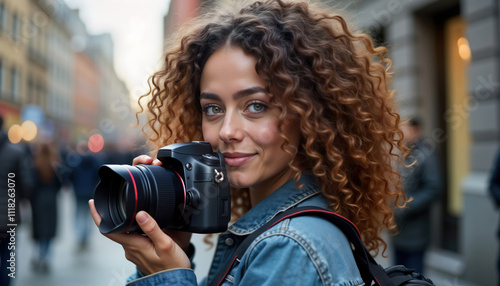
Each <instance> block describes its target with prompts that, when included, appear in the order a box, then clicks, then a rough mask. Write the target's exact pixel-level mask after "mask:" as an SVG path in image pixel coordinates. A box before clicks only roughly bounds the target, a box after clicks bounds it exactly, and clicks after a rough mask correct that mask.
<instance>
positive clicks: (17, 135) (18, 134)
mask: <svg viewBox="0 0 500 286" xmlns="http://www.w3.org/2000/svg"><path fill="white" fill-rule="evenodd" d="M7 135H8V137H9V140H10V142H12V143H14V144H17V143H19V142H21V139H23V129H22V127H21V126H20V125H18V124H14V125H12V126H11V127H10V128H9V132H8V134H7Z"/></svg>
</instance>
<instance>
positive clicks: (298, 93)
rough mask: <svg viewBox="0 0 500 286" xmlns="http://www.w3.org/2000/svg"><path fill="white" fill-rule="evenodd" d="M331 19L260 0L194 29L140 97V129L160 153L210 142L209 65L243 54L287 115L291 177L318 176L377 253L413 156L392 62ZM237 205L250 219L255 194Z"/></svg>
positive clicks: (196, 23)
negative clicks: (220, 55)
mask: <svg viewBox="0 0 500 286" xmlns="http://www.w3.org/2000/svg"><path fill="white" fill-rule="evenodd" d="M237 2H239V1H237ZM324 11H325V10H324V9H323V8H321V9H318V8H316V6H314V5H311V4H310V3H307V2H305V1H299V2H297V1H285V0H268V1H255V2H254V3H252V4H249V5H245V6H244V7H243V8H240V9H236V10H234V9H233V10H224V9H221V8H220V7H219V8H217V9H214V10H213V11H212V12H210V13H207V14H205V15H204V16H202V17H199V18H197V19H195V20H193V21H192V22H189V23H188V25H186V26H185V27H184V28H183V29H181V30H180V31H179V36H178V38H177V39H176V40H175V41H174V42H173V43H174V45H173V46H172V47H171V48H169V49H168V50H167V51H166V53H165V61H164V64H163V67H162V68H161V70H160V71H158V72H156V73H155V74H154V75H152V76H151V78H150V81H149V82H150V91H149V93H148V94H146V95H144V96H142V97H141V99H144V98H146V99H148V102H147V108H144V107H143V106H142V105H141V112H143V111H144V110H145V109H146V110H147V114H148V115H149V120H148V122H147V124H146V125H145V126H144V128H143V131H144V132H145V133H146V134H147V136H148V138H149V139H150V141H151V142H153V143H154V144H155V147H161V146H164V145H168V144H172V143H176V142H186V141H191V140H203V135H202V132H201V122H202V113H201V109H200V103H199V95H200V77H201V73H202V70H203V67H204V65H205V63H206V61H207V59H208V58H209V57H210V56H211V55H212V53H213V52H214V51H216V50H217V49H219V48H221V47H222V46H224V45H231V46H237V47H240V48H241V49H243V51H245V52H246V53H248V54H250V55H252V56H254V57H255V59H256V61H257V63H256V66H255V69H256V72H257V73H258V75H259V76H260V77H261V78H262V79H263V80H264V82H266V90H267V91H268V92H269V94H270V95H271V102H272V104H273V105H274V106H275V107H277V108H279V110H280V112H281V114H280V118H279V119H280V120H279V123H278V130H279V132H280V133H281V136H282V137H283V139H284V143H283V145H282V148H283V149H284V150H286V151H287V152H289V153H290V154H291V155H294V156H293V160H292V161H291V162H290V167H291V168H292V170H293V171H294V172H295V177H294V178H295V179H296V180H297V181H298V178H299V177H300V175H301V174H302V173H303V172H305V171H312V173H313V174H314V176H315V177H316V179H317V181H318V182H319V183H320V186H321V190H322V193H323V194H324V195H325V196H326V197H327V198H328V199H329V200H330V207H331V209H332V210H334V211H335V212H337V213H339V214H341V215H343V216H345V217H347V218H349V219H350V220H351V221H353V222H354V223H355V224H356V225H357V227H358V228H359V230H360V231H361V233H362V236H363V240H364V243H365V245H366V246H367V248H368V249H370V250H374V251H375V253H376V254H377V253H378V248H379V247H380V246H381V245H383V246H384V249H385V247H386V246H387V244H386V243H385V242H384V241H383V239H382V238H381V237H380V232H381V230H382V229H383V228H384V227H387V228H389V229H394V227H395V226H394V221H393V211H392V206H391V203H390V202H393V201H395V202H396V203H397V202H399V201H401V199H403V198H404V196H403V195H402V192H401V187H400V176H399V174H398V173H397V172H396V171H395V170H394V166H393V165H394V161H395V160H399V159H400V156H399V155H398V154H401V152H402V153H405V152H406V149H405V147H404V146H403V145H402V142H401V138H402V132H401V131H400V129H399V124H400V117H399V115H398V113H397V112H396V107H395V104H394V102H393V98H394V92H393V91H390V90H389V87H388V80H389V78H390V75H389V73H388V69H389V67H390V65H391V61H390V60H389V59H388V58H386V56H385V54H386V53H387V49H386V48H384V47H374V45H373V43H372V40H371V38H370V37H369V36H368V35H366V34H363V33H355V32H353V31H351V30H350V29H349V27H348V25H347V23H346V21H345V20H344V18H343V17H342V16H340V15H338V14H333V13H326V12H324ZM141 99H140V100H139V102H141ZM290 114H293V115H298V116H299V117H300V131H301V134H302V140H301V143H300V146H299V149H298V151H296V150H295V149H294V148H292V146H290V144H289V140H288V138H287V135H286V134H284V133H283V132H282V124H283V122H284V120H285V118H286V117H287V115H290ZM400 151H401V152H400ZM232 203H233V207H232V208H233V214H234V215H235V217H239V216H241V215H242V214H244V213H245V212H246V211H247V210H248V209H249V208H250V203H249V199H248V191H242V190H238V192H235V191H233V192H232Z"/></svg>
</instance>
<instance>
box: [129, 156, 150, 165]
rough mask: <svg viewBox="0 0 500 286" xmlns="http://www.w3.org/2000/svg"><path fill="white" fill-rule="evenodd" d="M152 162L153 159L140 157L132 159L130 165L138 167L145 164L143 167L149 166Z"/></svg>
mask: <svg viewBox="0 0 500 286" xmlns="http://www.w3.org/2000/svg"><path fill="white" fill-rule="evenodd" d="M152 162H153V158H151V157H149V156H148V155H140V156H137V157H135V158H134V160H133V161H132V165H139V164H145V165H151V163H152Z"/></svg>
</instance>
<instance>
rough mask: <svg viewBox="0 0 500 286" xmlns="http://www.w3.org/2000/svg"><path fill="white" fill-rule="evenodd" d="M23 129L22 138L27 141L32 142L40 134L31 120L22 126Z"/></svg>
mask: <svg viewBox="0 0 500 286" xmlns="http://www.w3.org/2000/svg"><path fill="white" fill-rule="evenodd" d="M21 129H22V137H23V139H24V140H26V141H31V140H33V139H35V137H36V135H37V133H38V128H37V127H36V124H35V123H34V122H33V121H30V120H27V121H24V122H23V124H22V125H21Z"/></svg>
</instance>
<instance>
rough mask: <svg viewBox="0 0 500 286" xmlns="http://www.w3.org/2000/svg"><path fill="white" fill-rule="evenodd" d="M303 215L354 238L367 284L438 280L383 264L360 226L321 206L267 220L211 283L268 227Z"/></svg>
mask: <svg viewBox="0 0 500 286" xmlns="http://www.w3.org/2000/svg"><path fill="white" fill-rule="evenodd" d="M301 215H314V216H319V217H322V218H325V219H327V220H329V221H330V222H332V223H333V224H335V225H336V226H337V227H338V228H339V229H340V230H341V231H342V232H343V233H344V235H345V236H346V237H347V239H348V240H349V241H350V242H351V246H352V249H353V254H354V259H355V260H356V264H357V266H358V269H359V272H360V273H361V278H362V279H363V281H364V282H365V285H368V286H369V285H380V286H398V285H402V286H433V285H434V283H433V282H432V281H431V280H430V279H428V278H426V277H424V276H423V275H421V274H419V273H416V272H415V271H414V270H413V269H410V268H406V267H404V266H402V265H396V266H391V267H388V268H386V269H384V268H382V266H380V265H379V264H378V263H377V262H376V261H375V259H373V257H372V256H371V254H370V252H368V250H367V249H366V248H365V246H364V245H363V243H362V242H361V235H360V233H359V230H358V229H357V228H356V226H355V225H354V224H353V223H352V222H351V221H349V220H348V219H346V218H345V217H343V216H340V215H338V214H336V213H333V212H331V211H329V210H326V209H323V208H318V207H297V208H292V209H289V210H287V211H285V212H283V213H281V214H279V215H277V216H276V217H274V218H273V219H272V220H271V221H269V222H268V223H267V224H265V225H264V226H262V227H261V228H259V229H258V230H256V231H255V232H253V233H252V234H251V235H249V236H248V237H247V238H245V239H244V240H243V242H242V243H241V245H240V246H238V248H237V249H236V250H235V251H234V253H233V255H232V257H231V259H229V261H228V262H227V263H226V265H224V268H222V269H221V271H220V272H219V273H217V275H216V276H215V278H214V280H213V281H212V282H211V283H210V285H212V286H213V285H220V284H221V283H222V282H223V281H224V279H225V277H226V276H227V274H228V273H229V271H230V270H231V268H232V266H233V264H234V262H235V261H236V260H239V259H241V257H242V256H243V254H244V253H245V251H246V249H247V248H248V247H249V246H250V244H251V243H252V242H253V241H254V240H255V239H256V238H257V237H258V236H259V235H260V234H261V233H263V232H264V231H266V230H268V229H269V228H271V227H272V226H274V225H275V224H277V223H278V222H280V221H282V220H284V219H287V218H290V217H294V216H301Z"/></svg>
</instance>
